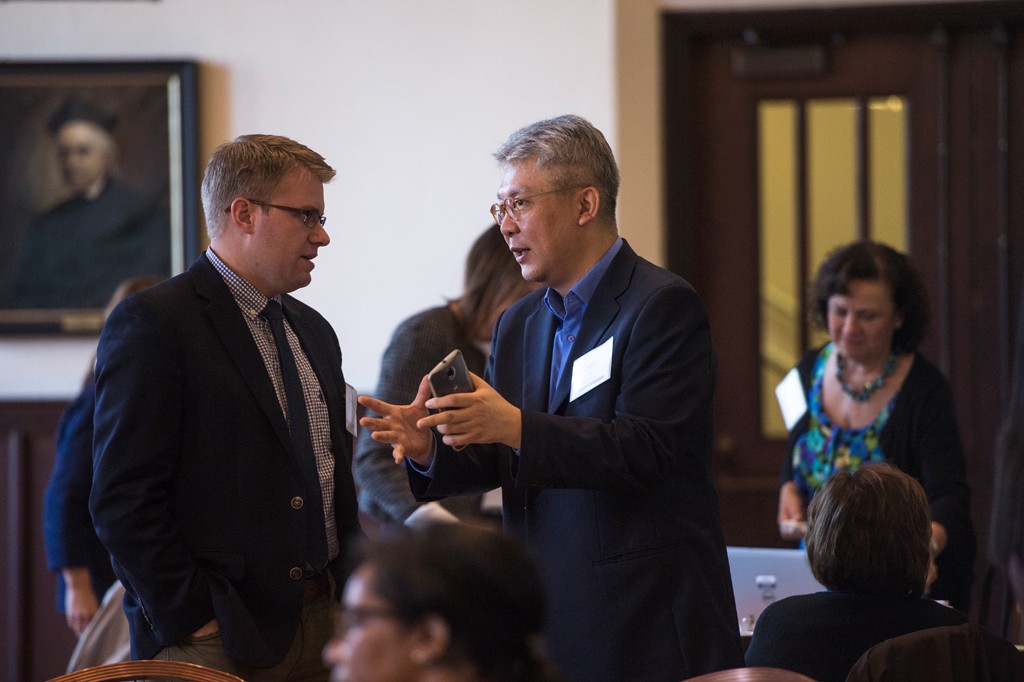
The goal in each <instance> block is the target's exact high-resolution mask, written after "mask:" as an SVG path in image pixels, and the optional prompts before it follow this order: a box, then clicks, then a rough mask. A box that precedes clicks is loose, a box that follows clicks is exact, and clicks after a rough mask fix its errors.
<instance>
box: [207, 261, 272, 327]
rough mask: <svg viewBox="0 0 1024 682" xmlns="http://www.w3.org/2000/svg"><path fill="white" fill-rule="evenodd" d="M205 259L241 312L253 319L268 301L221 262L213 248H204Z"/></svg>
mask: <svg viewBox="0 0 1024 682" xmlns="http://www.w3.org/2000/svg"><path fill="white" fill-rule="evenodd" d="M206 257H207V258H208V259H209V261H210V263H212V264H213V267H214V269H216V270H217V272H218V273H219V274H220V276H221V278H222V279H223V280H224V283H225V284H227V285H228V289H229V290H230V291H231V295H232V296H233V297H234V299H235V302H236V303H237V304H238V307H239V308H241V309H242V312H244V313H245V314H247V315H249V316H250V317H254V316H256V315H259V314H260V313H261V312H262V311H263V309H264V308H265V307H267V301H269V300H270V299H269V298H267V297H266V296H264V295H263V294H262V293H261V292H260V290H259V289H257V288H256V287H255V286H254V285H252V284H250V283H249V282H248V281H247V280H246V279H245V278H244V277H242V276H241V275H239V274H238V273H236V272H235V271H234V270H232V269H231V268H230V267H228V265H227V263H225V262H224V261H222V260H221V259H220V258H218V257H217V254H216V253H214V251H213V247H210V246H208V247H206Z"/></svg>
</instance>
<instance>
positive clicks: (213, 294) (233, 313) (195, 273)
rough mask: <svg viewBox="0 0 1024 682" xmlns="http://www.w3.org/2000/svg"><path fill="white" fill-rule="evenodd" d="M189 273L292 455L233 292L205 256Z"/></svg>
mask: <svg viewBox="0 0 1024 682" xmlns="http://www.w3.org/2000/svg"><path fill="white" fill-rule="evenodd" d="M189 272H190V274H191V275H192V279H193V281H194V282H195V286H196V293H197V294H198V295H199V296H200V297H202V298H204V299H206V302H207V303H206V315H207V318H208V319H209V320H210V324H211V325H212V326H213V329H214V330H215V331H216V332H217V334H218V336H220V338H221V341H222V342H223V345H224V348H225V349H226V350H227V353H228V355H230V356H231V360H232V361H233V362H234V363H235V367H236V368H237V369H238V373H239V374H241V376H242V380H243V381H245V383H246V385H248V387H249V390H250V391H251V392H252V395H253V397H254V398H255V399H256V402H257V403H258V404H259V406H260V409H261V410H263V413H264V414H265V415H266V416H267V419H268V420H270V424H271V425H272V426H273V429H274V433H276V434H277V437H278V439H280V441H281V444H282V445H283V446H284V447H285V448H286V450H287V451H288V452H289V453H290V452H292V440H291V436H290V435H289V434H288V424H287V422H286V421H285V418H284V413H283V412H282V411H281V404H280V403H279V402H278V401H277V394H276V393H275V392H274V384H273V383H272V382H271V380H270V375H269V374H268V373H267V366H266V365H265V364H264V363H263V357H262V356H261V355H260V351H259V349H258V348H256V343H255V341H253V338H252V332H250V331H249V326H248V325H247V324H246V323H245V319H244V318H243V317H242V312H241V311H240V310H239V309H238V304H237V303H236V302H235V299H234V297H232V296H231V290H230V289H228V285H227V284H225V283H224V280H223V279H221V276H220V273H218V272H217V270H216V269H215V268H214V267H213V264H211V263H210V261H208V260H207V259H206V256H205V255H204V256H200V258H199V260H197V261H196V262H195V264H194V265H193V266H192V267H191V268H190V269H189Z"/></svg>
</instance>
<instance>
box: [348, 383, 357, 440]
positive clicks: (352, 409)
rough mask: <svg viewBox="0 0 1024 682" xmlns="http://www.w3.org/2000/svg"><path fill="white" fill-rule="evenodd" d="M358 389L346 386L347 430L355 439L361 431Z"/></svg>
mask: <svg viewBox="0 0 1024 682" xmlns="http://www.w3.org/2000/svg"><path fill="white" fill-rule="evenodd" d="M356 397H357V394H356V389H354V388H353V387H352V385H351V384H345V428H346V429H347V430H348V432H349V433H351V434H352V437H353V438H355V437H356V434H357V433H358V431H359V420H358V419H356V410H358V409H359V404H358V403H357V402H356Z"/></svg>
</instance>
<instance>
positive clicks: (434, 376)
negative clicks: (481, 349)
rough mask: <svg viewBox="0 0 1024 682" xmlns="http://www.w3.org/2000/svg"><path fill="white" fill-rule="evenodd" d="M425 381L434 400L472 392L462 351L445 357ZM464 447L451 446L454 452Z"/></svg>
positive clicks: (471, 382) (471, 384)
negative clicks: (428, 383)
mask: <svg viewBox="0 0 1024 682" xmlns="http://www.w3.org/2000/svg"><path fill="white" fill-rule="evenodd" d="M427 381H429V382H430V392H431V393H433V394H434V397H435V398H438V397H440V396H443V395H449V394H451V393H469V392H471V391H472V390H473V380H472V379H471V378H470V376H469V370H468V369H467V368H466V359H465V358H463V357H462V351H460V350H459V349H458V348H456V349H455V350H453V351H452V352H451V353H449V354H448V355H446V356H445V358H444V360H442V361H441V362H439V363H437V365H435V366H434V369H432V370H430V373H429V374H428V375H427ZM464 447H466V446H465V445H453V446H452V448H453V449H454V450H455V451H456V452H458V451H459V450H461V449H462V448H464Z"/></svg>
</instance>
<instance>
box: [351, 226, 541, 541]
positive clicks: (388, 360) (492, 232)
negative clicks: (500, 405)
mask: <svg viewBox="0 0 1024 682" xmlns="http://www.w3.org/2000/svg"><path fill="white" fill-rule="evenodd" d="M536 288H537V285H536V284H533V283H532V282H527V281H526V280H525V279H523V275H522V273H520V272H519V265H518V264H517V263H516V260H515V258H514V257H513V256H512V254H511V253H509V250H508V246H507V245H506V244H505V239H504V238H503V237H502V236H501V231H500V230H499V229H498V226H497V225H491V226H490V227H488V228H487V229H486V230H484V232H483V233H482V234H481V235H480V236H479V237H477V239H476V240H475V241H474V242H473V246H472V247H471V248H470V250H469V253H468V254H467V255H466V266H465V286H464V288H463V293H462V295H461V296H459V297H458V298H456V299H453V300H451V301H448V302H447V303H446V304H445V305H443V306H437V307H434V308H430V309H428V310H424V311H422V312H419V313H417V314H415V315H413V316H412V317H410V318H408V319H407V320H405V321H403V322H402V323H401V324H400V325H398V328H397V329H395V332H394V334H393V335H392V337H391V343H389V344H388V347H387V350H385V351H384V358H383V360H382V362H381V371H380V379H379V381H378V382H377V391H376V393H375V394H374V395H375V396H376V397H377V398H378V399H380V400H383V401H384V402H389V403H399V402H402V401H404V400H408V399H409V396H410V395H415V394H416V390H417V389H418V388H419V385H420V380H421V379H422V378H423V375H425V374H426V373H427V372H429V371H430V370H431V369H432V368H433V367H434V365H436V364H437V363H438V361H440V360H441V358H443V357H445V356H446V355H447V354H448V353H449V352H451V351H452V350H454V349H456V348H458V349H460V350H461V351H462V355H463V358H464V359H465V361H466V367H468V368H469V371H471V372H473V373H474V374H483V373H484V368H485V366H486V363H487V354H488V352H489V346H490V342H491V331H492V330H493V329H494V324H495V322H497V319H498V316H499V315H501V313H502V312H504V310H505V309H506V308H508V306H509V305H511V304H512V303H514V302H516V301H517V300H519V299H520V298H522V297H523V296H524V295H526V294H528V293H529V292H531V291H533V290H535V289H536ZM371 433H372V432H371V431H370V430H369V429H364V430H363V432H362V433H361V434H360V435H359V443H358V446H357V447H356V460H355V475H356V483H357V484H358V486H359V505H360V507H361V508H362V509H363V510H364V511H366V512H367V513H369V514H370V515H371V516H373V517H374V518H376V519H377V520H379V521H380V522H381V523H385V524H389V523H405V524H408V525H417V524H419V523H423V522H426V521H430V520H443V521H455V520H459V519H461V520H464V521H469V522H473V523H485V524H491V523H493V521H494V519H495V518H500V514H501V504H500V499H499V501H498V502H497V504H496V505H492V506H490V507H485V500H489V498H490V496H484V495H466V496H460V497H451V498H448V499H445V500H440V501H434V502H417V501H416V499H415V498H414V497H413V494H412V491H410V490H409V481H408V477H407V476H406V473H405V470H404V468H403V467H399V466H395V460H394V457H393V456H392V453H391V447H390V446H388V445H386V444H384V443H378V442H377V441H375V440H373V438H371ZM492 509H493V511H491V510H492Z"/></svg>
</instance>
